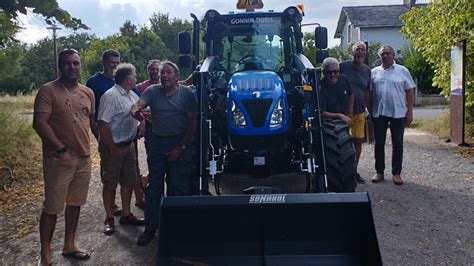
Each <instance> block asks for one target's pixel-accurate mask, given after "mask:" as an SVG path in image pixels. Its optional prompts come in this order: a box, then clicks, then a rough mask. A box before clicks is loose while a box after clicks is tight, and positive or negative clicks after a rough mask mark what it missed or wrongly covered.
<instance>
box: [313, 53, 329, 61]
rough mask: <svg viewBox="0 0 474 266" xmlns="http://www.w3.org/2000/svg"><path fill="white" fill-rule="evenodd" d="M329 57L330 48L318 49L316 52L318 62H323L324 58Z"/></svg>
mask: <svg viewBox="0 0 474 266" xmlns="http://www.w3.org/2000/svg"><path fill="white" fill-rule="evenodd" d="M327 57H329V52H328V50H318V51H317V52H316V62H317V63H322V62H323V61H324V59H326V58H327Z"/></svg>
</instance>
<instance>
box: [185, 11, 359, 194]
mask: <svg viewBox="0 0 474 266" xmlns="http://www.w3.org/2000/svg"><path fill="white" fill-rule="evenodd" d="M191 16H192V17H193V18H194V29H193V36H192V37H191V33H189V32H182V33H180V38H179V49H180V53H181V54H182V55H181V56H180V60H179V61H180V65H181V66H182V67H183V66H186V65H188V66H191V65H192V66H193V67H195V66H196V65H198V63H199V62H198V58H200V55H199V40H200V39H201V38H202V41H203V46H204V58H205V59H204V61H202V62H200V66H199V69H198V70H196V71H195V72H194V74H193V84H194V86H195V88H196V93H197V97H198V102H199V120H198V121H199V130H198V131H199V134H198V136H197V140H198V153H197V154H198V157H199V160H197V163H198V167H197V172H198V174H199V176H200V177H201V179H200V180H204V182H206V180H207V178H211V179H212V180H214V185H215V187H216V193H217V194H219V195H220V194H221V191H220V182H221V178H222V176H223V175H222V174H223V173H245V174H249V175H251V176H254V177H268V176H271V175H274V174H282V173H289V172H305V173H306V175H307V184H306V190H307V192H328V191H332V192H349V191H353V189H354V187H353V186H352V187H351V185H348V184H349V183H351V180H353V179H354V175H355V167H354V149H353V144H352V139H351V136H350V135H349V133H348V128H347V126H346V125H345V123H343V122H342V121H324V119H323V118H322V116H321V110H320V109H319V79H320V75H321V70H320V69H319V68H315V67H314V66H313V64H312V63H311V62H310V60H308V58H307V57H306V56H305V55H303V43H302V40H303V33H302V31H301V27H302V18H303V13H302V11H301V10H300V9H299V8H298V7H294V6H291V7H288V8H286V9H285V10H284V11H283V12H273V11H269V12H255V11H254V10H250V11H249V10H247V12H241V13H229V14H220V13H219V12H217V11H216V10H209V11H207V12H206V14H205V16H204V18H203V19H202V20H201V21H199V20H198V19H197V18H196V16H194V15H193V14H191ZM201 31H204V35H203V36H200V32H201ZM315 34H316V38H315V46H316V47H317V48H318V49H319V51H318V58H319V60H321V59H324V58H323V57H324V54H327V52H326V51H325V50H323V49H325V48H326V47H327V30H326V29H325V28H323V27H320V26H318V27H316V30H315ZM191 43H193V44H192V45H191ZM189 54H192V56H193V58H194V59H195V60H194V62H191V57H190V55H189ZM352 183H353V182H352ZM202 185H203V184H202V182H201V186H202Z"/></svg>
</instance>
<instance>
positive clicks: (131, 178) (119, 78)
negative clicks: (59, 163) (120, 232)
mask: <svg viewBox="0 0 474 266" xmlns="http://www.w3.org/2000/svg"><path fill="white" fill-rule="evenodd" d="M136 83H137V74H136V70H135V67H134V66H133V65H131V64H120V65H119V66H118V67H117V72H116V74H115V85H114V86H113V87H112V88H110V89H109V90H107V91H106V92H105V93H104V95H103V96H102V98H101V99H100V107H99V115H98V118H97V120H98V123H99V133H100V143H99V152H100V159H101V169H102V171H101V180H102V184H103V190H102V197H103V201H104V207H105V213H106V219H105V222H104V234H106V235H111V234H113V233H114V232H115V224H114V222H115V221H114V215H113V204H114V198H115V189H116V188H117V184H119V183H120V195H121V197H122V214H121V217H120V224H122V225H144V224H145V221H144V220H143V219H140V218H137V217H135V216H134V215H133V214H132V213H131V212H130V201H131V198H132V188H133V186H134V185H136V184H137V181H138V178H137V171H136V164H137V156H136V152H135V142H134V140H135V138H136V134H137V126H138V123H139V122H138V121H137V120H135V118H133V117H132V116H131V114H130V108H131V107H132V105H133V104H134V103H135V102H136V101H138V96H137V95H136V94H135V93H134V92H132V91H131V90H133V88H135V85H136ZM140 124H141V125H140V127H139V133H138V134H139V137H141V136H143V133H144V132H143V131H144V127H143V126H142V125H144V121H140Z"/></svg>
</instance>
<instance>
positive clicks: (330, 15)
mask: <svg viewBox="0 0 474 266" xmlns="http://www.w3.org/2000/svg"><path fill="white" fill-rule="evenodd" d="M299 3H301V4H303V5H304V7H305V17H304V18H303V24H306V23H316V22H317V23H319V24H321V25H322V26H323V27H327V28H328V42H329V47H333V46H335V45H337V44H339V42H340V40H339V39H334V38H333V37H334V33H335V30H336V27H337V21H338V19H339V15H340V14H341V9H342V7H343V6H371V5H390V4H403V0H365V1H363V0H296V1H290V0H263V4H264V7H263V9H262V11H268V10H274V11H283V10H284V9H285V8H286V7H288V6H294V5H296V4H299ZM58 4H59V6H60V7H61V8H62V9H65V10H67V11H68V12H69V13H70V14H71V15H72V16H73V17H75V18H78V19H81V20H82V22H83V23H84V24H86V25H87V26H89V27H90V30H88V31H87V32H89V33H91V34H95V35H96V36H97V37H100V38H103V37H106V36H109V35H113V34H115V33H118V32H119V28H120V27H121V26H122V25H123V23H124V22H125V21H126V20H127V19H128V20H130V21H131V22H132V23H133V24H135V25H139V26H144V25H148V19H149V18H150V17H151V16H152V15H153V14H154V13H164V14H166V13H168V14H169V15H170V17H176V18H180V19H187V20H188V21H191V17H190V15H189V14H190V13H194V14H195V15H196V16H197V17H198V18H202V16H203V15H204V13H205V12H206V11H207V10H208V9H215V10H217V11H219V12H220V13H221V14H225V13H228V12H229V11H238V10H237V9H236V4H237V0H174V1H173V0H171V1H170V0H58ZM20 25H21V26H22V27H23V28H24V29H23V30H22V31H21V32H20V33H19V34H18V35H17V36H16V37H17V38H18V39H19V40H21V41H23V42H26V43H30V44H33V43H35V42H37V41H38V40H40V39H42V38H45V37H51V36H52V34H51V32H50V31H48V30H47V29H46V27H47V26H48V25H47V24H46V23H45V22H44V18H43V17H41V16H39V15H34V14H31V12H29V14H28V15H27V16H24V15H21V16H20ZM59 26H60V27H61V28H62V30H60V31H59V33H58V35H59V36H66V35H69V34H72V33H74V31H73V30H71V29H65V28H64V27H63V26H61V25H59ZM313 29H314V26H307V27H304V28H303V31H308V32H310V31H313ZM80 32H81V31H80ZM82 32H83V31H82Z"/></svg>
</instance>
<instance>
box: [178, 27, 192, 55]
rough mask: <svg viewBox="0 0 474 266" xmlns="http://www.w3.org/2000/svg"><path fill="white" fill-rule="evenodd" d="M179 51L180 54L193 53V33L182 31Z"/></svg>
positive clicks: (179, 36)
mask: <svg viewBox="0 0 474 266" xmlns="http://www.w3.org/2000/svg"><path fill="white" fill-rule="evenodd" d="M178 50H179V53H180V54H190V53H191V33H189V32H187V31H182V32H180V33H179V34H178Z"/></svg>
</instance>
